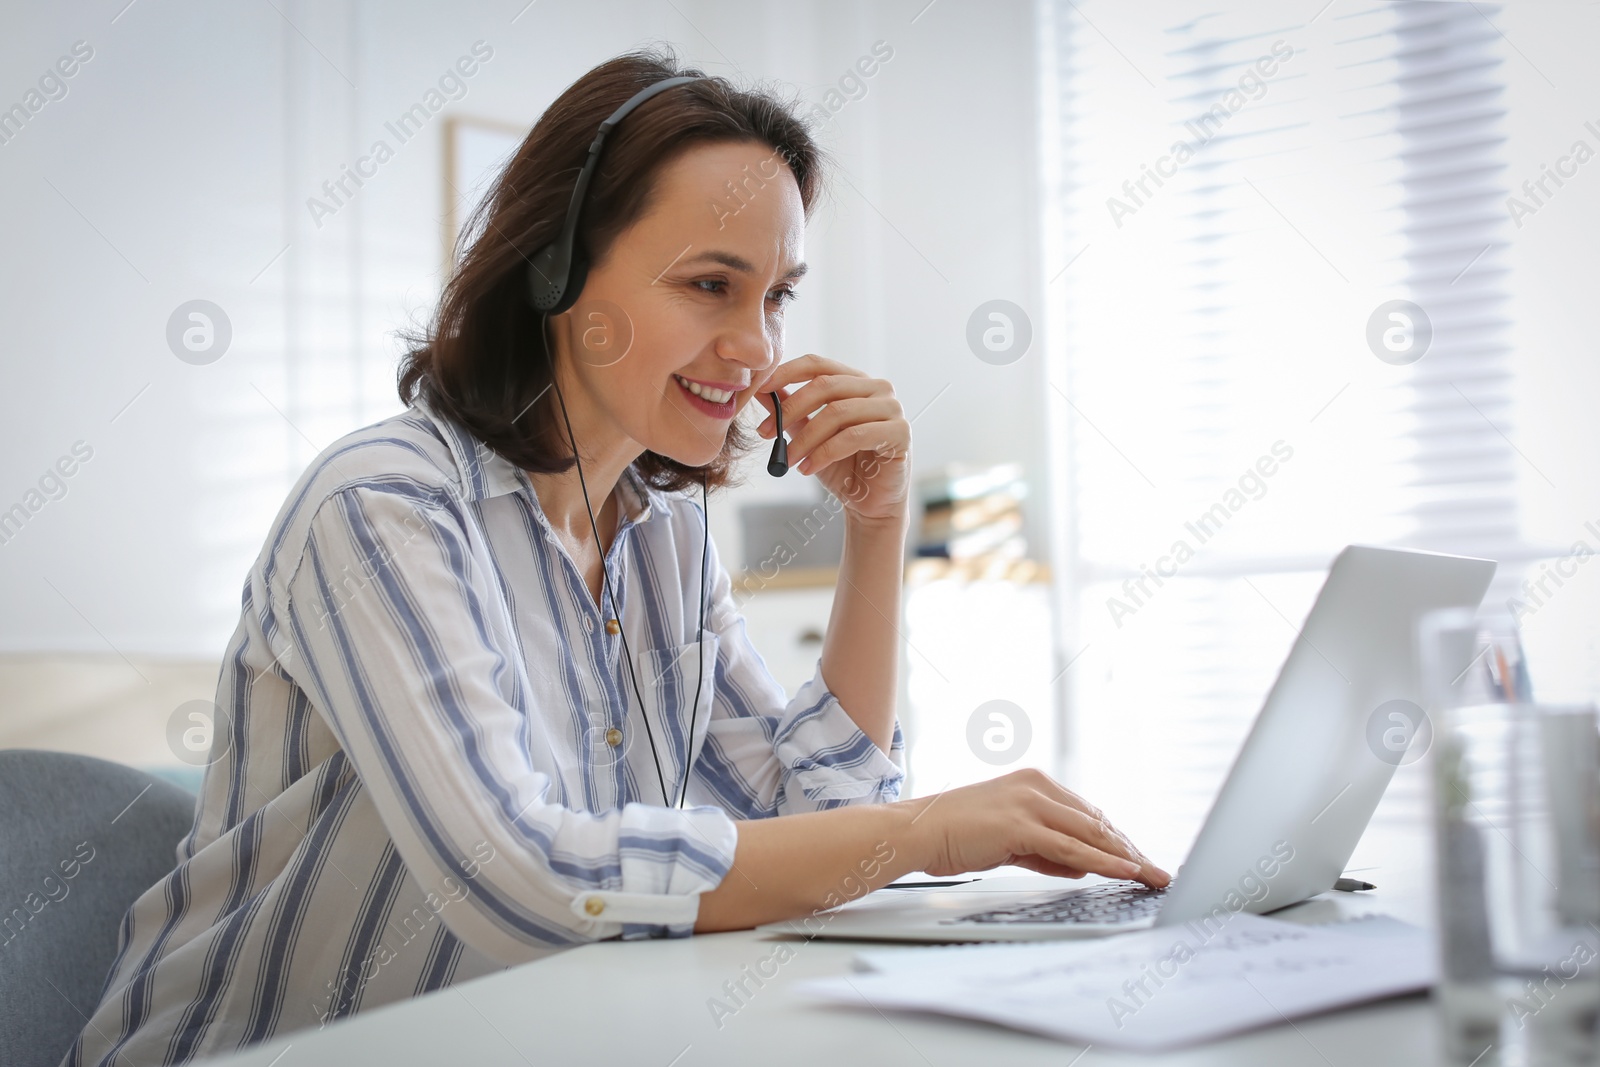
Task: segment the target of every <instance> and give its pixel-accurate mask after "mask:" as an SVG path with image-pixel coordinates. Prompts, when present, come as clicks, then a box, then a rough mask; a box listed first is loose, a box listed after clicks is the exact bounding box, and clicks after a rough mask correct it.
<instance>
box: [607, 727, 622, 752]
mask: <svg viewBox="0 0 1600 1067" xmlns="http://www.w3.org/2000/svg"><path fill="white" fill-rule="evenodd" d="M606 744H608V745H610V746H611V747H612V748H616V747H617V746H618V745H620V744H622V731H621V730H619V729H617V728H616V727H615V726H613V727H611V728H610V729H609V730H607V731H606Z"/></svg>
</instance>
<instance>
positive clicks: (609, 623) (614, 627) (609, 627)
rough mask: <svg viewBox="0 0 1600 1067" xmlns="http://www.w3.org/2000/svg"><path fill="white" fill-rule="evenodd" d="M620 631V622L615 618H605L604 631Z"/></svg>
mask: <svg viewBox="0 0 1600 1067" xmlns="http://www.w3.org/2000/svg"><path fill="white" fill-rule="evenodd" d="M621 632H622V624H621V623H620V622H618V621H617V620H616V619H607V620H606V633H608V634H619V633H621Z"/></svg>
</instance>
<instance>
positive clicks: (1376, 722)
mask: <svg viewBox="0 0 1600 1067" xmlns="http://www.w3.org/2000/svg"><path fill="white" fill-rule="evenodd" d="M1495 566H1496V564H1495V562H1494V561H1493V560H1487V559H1472V558H1468V557H1464V556H1450V555H1443V554H1440V553H1434V552H1415V551H1406V550H1400V549H1392V548H1374V547H1368V546H1363V545H1351V546H1349V547H1347V548H1345V549H1344V550H1343V551H1342V552H1340V553H1339V555H1338V556H1337V558H1335V559H1334V561H1333V565H1332V567H1331V568H1330V569H1329V571H1328V576H1327V579H1326V580H1325V581H1324V582H1323V585H1322V589H1321V591H1320V592H1319V593H1318V594H1317V599H1316V603H1315V604H1313V605H1312V608H1311V613H1310V615H1308V616H1307V617H1306V622H1305V625H1304V626H1303V627H1302V628H1301V630H1300V633H1299V635H1298V636H1297V637H1296V639H1295V641H1294V645H1293V646H1292V647H1291V648H1290V650H1289V655H1288V658H1287V659H1286V660H1285V661H1284V664H1283V667H1282V669H1281V670H1280V671H1279V672H1278V677H1277V680H1276V681H1275V682H1273V684H1272V688H1271V690H1270V691H1269V692H1268V693H1267V697H1266V700H1265V702H1264V703H1263V704H1262V706H1261V710H1260V712H1259V713H1258V714H1257V715H1256V719H1255V723H1254V725H1253V726H1252V727H1251V729H1250V733H1249V736H1248V737H1246V738H1245V742H1244V745H1243V747H1242V748H1241V749H1240V751H1239V754H1238V756H1237V757H1236V758H1235V759H1234V763H1233V766H1232V768H1231V769H1230V770H1229V772H1228V776H1227V779H1226V780H1225V781H1224V782H1223V785H1222V789H1221V791H1220V792H1219V793H1218V795H1217V798H1216V800H1215V801H1214V802H1213V804H1212V806H1211V811H1210V812H1209V814H1207V816H1206V820H1205V822H1204V824H1203V825H1202V826H1201V829H1200V833H1199V835H1198V836H1197V837H1196V838H1195V841H1194V844H1193V845H1192V846H1190V849H1189V854H1188V857H1187V858H1186V859H1185V861H1184V863H1183V864H1181V865H1180V866H1179V868H1178V870H1177V871H1176V872H1175V873H1174V874H1173V878H1172V882H1171V884H1170V885H1167V886H1165V887H1163V888H1161V889H1151V888H1149V887H1147V886H1144V885H1142V884H1141V883H1138V882H1133V881H1123V880H1117V879H1102V878H1100V877H1099V876H1096V875H1091V876H1086V877H1085V878H1084V879H1082V880H1074V883H1073V884H1074V888H1072V889H1069V890H1067V891H1065V892H1063V891H1061V890H1059V889H1047V890H1039V889H1036V888H1035V889H1031V890H1030V891H1019V890H1017V889H1012V890H1010V891H1007V890H1006V889H1005V888H1004V884H1005V883H1006V882H1007V881H1008V880H1007V879H1005V878H979V879H977V880H975V881H970V882H967V883H966V884H963V885H957V886H948V887H943V888H940V887H930V888H914V889H895V888H890V887H885V888H883V889H879V890H878V891H876V892H873V893H869V894H867V895H866V896H864V897H861V898H860V899H858V900H854V901H851V902H849V903H847V904H844V905H841V906H840V907H838V908H834V909H832V910H829V911H823V912H818V913H816V914H814V915H811V916H808V917H806V918H803V919H790V920H784V921H782V922H773V923H766V924H763V925H761V926H758V927H757V928H756V929H758V930H762V931H766V932H769V933H784V934H798V935H800V936H803V937H808V938H809V937H829V938H857V939H865V940H878V941H926V942H945V941H1037V940H1052V939H1061V938H1076V937H1099V936H1104V935H1107V934H1114V933H1121V932H1124V931H1131V930H1140V929H1144V928H1146V927H1150V926H1173V925H1179V924H1182V923H1187V922H1196V921H1202V922H1206V923H1208V924H1209V923H1214V922H1216V921H1219V920H1223V919H1225V918H1226V917H1227V916H1228V915H1231V914H1236V913H1238V912H1239V911H1248V912H1251V913H1253V914H1257V915H1259V914H1264V913H1266V912H1271V911H1276V910H1278V909H1279V908H1286V907H1288V906H1290V905H1292V904H1298V903H1299V902H1300V901H1303V900H1305V899H1307V898H1309V897H1312V896H1315V895H1316V894H1318V893H1322V892H1325V891H1327V890H1330V889H1332V888H1333V885H1334V882H1335V881H1336V880H1337V879H1338V878H1339V876H1340V874H1341V873H1342V872H1343V871H1344V868H1345V865H1346V864H1347V863H1348V862H1349V860H1350V855H1351V853H1352V852H1354V851H1355V847H1356V844H1357V842H1358V841H1359V840H1360V838H1361V835H1362V833H1363V832H1364V831H1365V830H1366V827H1367V822H1368V821H1369V820H1370V819H1371V818H1372V813H1373V811H1374V810H1375V809H1376V808H1377V806H1378V801H1379V800H1380V799H1382V797H1383V791H1384V789H1385V788H1387V786H1388V784H1389V780H1390V779H1391V778H1392V777H1393V775H1394V771H1395V768H1396V767H1397V766H1398V765H1399V764H1400V762H1401V757H1402V756H1404V755H1405V753H1406V751H1407V748H1408V746H1409V745H1410V744H1411V743H1412V742H1413V741H1414V740H1415V738H1416V736H1417V735H1418V734H1419V733H1420V734H1422V735H1423V736H1424V737H1431V732H1428V731H1427V730H1426V729H1425V727H1424V728H1423V729H1418V727H1419V726H1421V725H1423V721H1424V720H1423V716H1422V711H1421V707H1420V705H1421V703H1422V700H1423V697H1422V692H1421V678H1420V673H1421V672H1420V669H1419V666H1418V649H1417V636H1416V633H1417V624H1418V622H1419V621H1420V620H1421V618H1422V616H1423V615H1424V614H1426V613H1427V612H1430V611H1434V610H1437V609H1441V608H1465V609H1468V610H1475V609H1476V608H1477V607H1478V604H1479V602H1481V601H1482V599H1483V596H1484V594H1485V593H1486V592H1487V591H1488V588H1489V581H1490V579H1491V578H1492V577H1493V576H1494V571H1495ZM1396 716H1398V718H1397V717H1396ZM1039 880H1040V876H1033V877H1030V878H1027V879H1011V880H1010V881H1012V882H1013V883H1016V882H1022V883H1024V884H1034V885H1036V884H1037V882H1038V881H1039Z"/></svg>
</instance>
